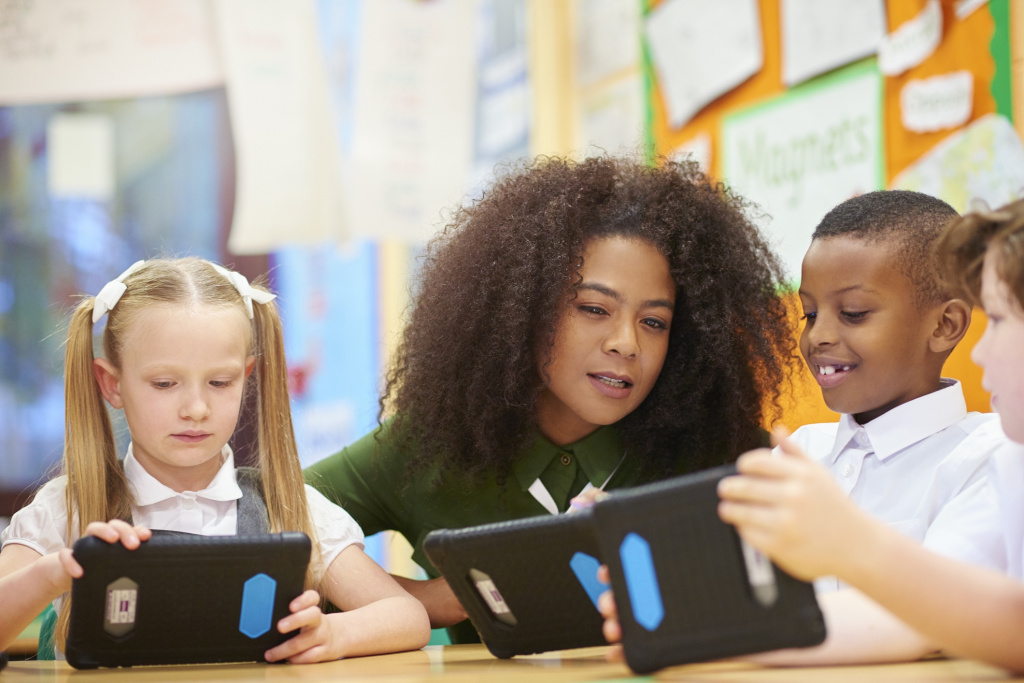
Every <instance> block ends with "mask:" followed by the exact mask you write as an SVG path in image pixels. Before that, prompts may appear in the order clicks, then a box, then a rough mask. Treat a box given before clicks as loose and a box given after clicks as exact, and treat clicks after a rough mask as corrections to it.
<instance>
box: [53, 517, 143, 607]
mask: <svg viewBox="0 0 1024 683" xmlns="http://www.w3.org/2000/svg"><path fill="white" fill-rule="evenodd" d="M85 535H86V536H95V537H97V538H99V539H102V540H104V541H106V542H107V543H117V542H118V541H120V542H121V545H123V546H124V547H125V548H127V549H128V550H135V549H136V548H138V547H139V545H140V544H141V543H142V541H148V540H149V538H150V537H151V536H152V535H153V532H152V531H150V530H149V529H148V528H147V527H144V526H142V525H137V526H132V525H131V524H129V523H128V522H125V521H123V520H120V519H112V520H110V521H109V522H92V523H90V524H89V526H87V527H85ZM57 557H58V559H59V561H60V565H61V567H62V568H63V573H64V577H65V578H64V579H63V581H64V582H66V588H64V590H70V589H71V581H70V579H77V578H79V577H80V576H82V565H80V564H78V562H76V561H75V556H74V554H73V553H72V551H71V548H63V549H61V551H60V552H59V553H57ZM55 585H57V584H55ZM60 585H65V584H64V583H61V584H60ZM61 592H63V591H61Z"/></svg>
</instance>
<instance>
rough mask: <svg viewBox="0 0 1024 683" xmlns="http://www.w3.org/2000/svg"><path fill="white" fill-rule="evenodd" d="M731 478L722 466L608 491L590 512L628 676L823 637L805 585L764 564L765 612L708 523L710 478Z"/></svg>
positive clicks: (713, 505) (735, 557) (715, 524)
mask: <svg viewBox="0 0 1024 683" xmlns="http://www.w3.org/2000/svg"><path fill="white" fill-rule="evenodd" d="M735 471H736V470H735V467H734V466H725V467H720V468H715V469H712V470H706V471H704V472H698V473H696V474H693V475H687V476H685V477H679V478H676V479H672V480H667V481H663V482H659V483H656V484H650V485H646V486H643V487H638V488H635V489H631V490H628V491H622V492H615V493H613V494H612V495H611V496H609V497H608V498H607V499H605V500H603V501H601V502H599V503H597V504H596V505H595V506H594V508H593V510H592V512H593V518H594V523H595V529H596V532H595V533H596V535H597V538H598V542H599V547H600V552H601V556H602V557H604V558H605V560H607V564H608V567H609V570H610V572H611V579H612V587H613V589H614V591H615V602H616V605H617V607H618V612H619V620H620V622H621V625H622V644H623V648H624V650H625V656H626V662H627V664H628V665H629V667H630V668H631V669H632V670H633V671H635V672H637V673H646V672H650V671H655V670H657V669H661V668H664V667H667V666H674V665H677V664H685V663H689V662H697V661H707V660H711V659H719V658H722V657H732V656H737V655H742V654H749V653H753V652H763V651H767V650H776V649H779V648H788V647H807V646H811V645H817V644H819V643H821V642H822V641H823V640H824V638H825V623H824V620H823V618H822V615H821V611H820V609H819V608H818V603H817V600H816V599H815V595H814V589H813V587H812V586H811V584H809V583H806V582H803V581H799V580H797V579H795V578H793V577H791V576H789V575H788V574H786V573H785V572H783V571H782V570H780V569H779V568H778V567H775V566H774V565H770V566H771V570H772V573H773V574H774V577H775V586H776V588H777V596H776V600H775V601H774V603H773V604H770V605H768V606H766V605H765V604H762V603H761V602H759V600H758V598H757V596H756V595H755V589H754V588H753V587H752V585H751V583H750V581H748V576H747V569H746V566H747V565H746V564H745V561H744V557H743V550H742V548H741V545H740V539H739V536H738V534H737V533H736V530H735V529H734V528H733V527H732V526H730V525H728V524H725V523H724V522H722V521H721V520H720V519H719V517H718V510H717V508H718V502H719V498H718V493H717V485H718V481H719V480H720V479H721V478H722V477H724V476H727V475H729V474H735ZM624 544H625V545H624ZM760 557H761V559H762V562H763V564H762V565H761V566H762V568H764V567H766V566H768V565H769V563H768V561H767V560H765V559H764V558H763V556H760ZM624 563H628V573H629V574H630V580H627V576H626V572H624ZM630 586H632V588H633V590H634V594H633V596H631V595H630ZM762 595H763V594H762ZM634 602H636V604H637V608H638V611H639V613H634V609H633V603H634ZM659 605H660V608H661V609H660V612H661V614H660V615H659V609H658V607H659Z"/></svg>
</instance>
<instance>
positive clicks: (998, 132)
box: [891, 114, 1024, 213]
mask: <svg viewBox="0 0 1024 683" xmlns="http://www.w3.org/2000/svg"><path fill="white" fill-rule="evenodd" d="M891 187H892V188H894V189H901V190H916V191H917V192H924V193H925V194H930V195H932V196H933V197H939V198H940V199H942V200H944V201H946V202H949V204H950V205H951V206H952V207H953V208H954V209H956V210H957V211H959V212H961V213H963V212H964V211H967V210H968V209H970V208H971V202H972V200H982V201H984V202H985V203H986V204H988V206H989V207H991V208H993V209H994V208H998V207H1000V206H1002V205H1003V204H1006V203H1007V202H1010V201H1013V200H1015V199H1020V198H1021V197H1024V145H1022V144H1021V140H1020V138H1019V137H1018V136H1017V131H1015V130H1014V128H1013V125H1012V124H1011V123H1010V122H1009V121H1008V120H1007V119H1006V118H1005V117H1003V116H1000V115H999V114H987V115H985V116H982V117H981V118H979V119H977V120H976V121H974V122H973V123H971V124H970V125H969V126H967V127H966V128H964V129H962V130H959V131H957V132H956V133H954V134H953V135H951V136H949V137H948V138H946V139H945V140H943V141H942V142H940V143H939V144H938V145H936V146H935V147H933V148H932V149H931V151H929V152H928V154H926V155H925V156H924V157H922V158H921V159H919V160H918V161H917V162H916V163H915V164H913V165H911V166H910V167H908V168H907V169H906V170H905V171H903V172H902V173H900V174H899V175H898V176H896V177H895V178H894V179H893V181H892V183H891Z"/></svg>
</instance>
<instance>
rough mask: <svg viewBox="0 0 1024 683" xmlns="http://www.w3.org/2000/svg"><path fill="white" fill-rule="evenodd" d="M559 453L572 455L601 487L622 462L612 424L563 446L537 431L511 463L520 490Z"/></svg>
mask: <svg viewBox="0 0 1024 683" xmlns="http://www.w3.org/2000/svg"><path fill="white" fill-rule="evenodd" d="M562 453H570V454H572V455H574V456H575V457H576V462H577V463H578V464H579V466H580V469H582V470H583V473H584V474H586V475H587V479H589V480H590V483H592V484H593V485H594V486H601V485H603V484H604V483H605V482H606V481H607V480H608V477H610V476H611V475H612V472H614V471H615V468H616V467H618V465H619V463H620V462H622V456H623V448H622V441H621V440H620V439H619V433H618V431H617V430H616V429H615V427H614V426H611V425H609V426H605V427H599V428H598V429H597V430H596V431H594V432H593V433H591V434H589V435H587V436H585V437H583V438H582V439H580V440H579V441H577V442H575V443H570V444H566V445H565V446H556V445H555V444H553V443H551V442H550V441H548V439H547V438H546V437H545V436H544V435H543V434H541V433H540V432H537V436H536V437H535V438H534V440H533V443H532V444H531V445H530V447H529V448H527V449H526V451H525V452H524V453H523V454H522V455H520V456H519V457H518V458H517V459H516V462H515V464H513V466H512V472H513V473H514V474H515V477H516V481H518V482H519V486H520V487H521V488H522V490H523V491H526V490H528V489H529V488H530V486H531V485H532V484H533V482H535V481H536V480H537V479H538V478H539V477H540V475H541V472H543V471H544V470H545V469H547V467H548V465H550V464H551V461H552V460H554V459H555V458H558V457H561V454H562Z"/></svg>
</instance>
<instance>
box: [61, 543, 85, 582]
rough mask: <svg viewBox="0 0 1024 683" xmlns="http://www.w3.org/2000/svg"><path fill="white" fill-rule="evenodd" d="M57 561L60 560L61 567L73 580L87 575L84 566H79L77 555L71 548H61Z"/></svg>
mask: <svg viewBox="0 0 1024 683" xmlns="http://www.w3.org/2000/svg"><path fill="white" fill-rule="evenodd" d="M57 559H59V560H60V566H61V567H62V568H63V569H64V571H65V572H66V573H67V574H68V576H70V577H71V578H73V579H77V578H79V577H81V576H82V575H83V574H84V573H85V572H84V571H83V570H82V565H80V564H78V562H77V561H76V560H75V555H74V553H72V552H71V548H61V549H60V551H58V553H57Z"/></svg>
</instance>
